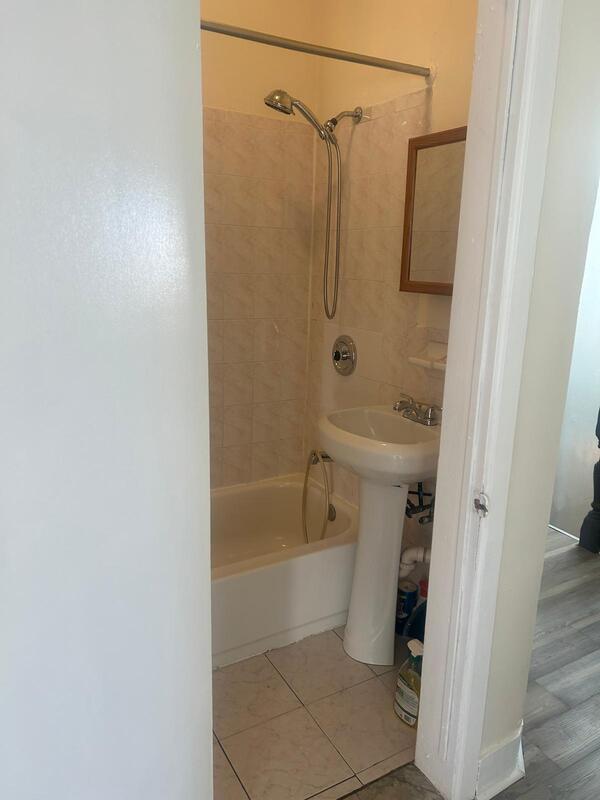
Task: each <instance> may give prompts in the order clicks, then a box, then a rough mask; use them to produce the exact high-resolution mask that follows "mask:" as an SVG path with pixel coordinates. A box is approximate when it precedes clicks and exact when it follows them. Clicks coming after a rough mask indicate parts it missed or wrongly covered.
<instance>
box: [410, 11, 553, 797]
mask: <svg viewBox="0 0 600 800" xmlns="http://www.w3.org/2000/svg"><path fill="white" fill-rule="evenodd" d="M562 10H563V2H562V0H504V2H498V3H497V4H495V5H492V4H488V3H485V2H480V3H479V13H478V22H477V39H476V47H475V67H474V73H473V86H472V94H471V106H470V113H469V123H468V136H467V151H466V157H465V177H464V183H463V199H462V205H461V218H460V227H459V238H458V250H457V266H456V274H455V283H454V295H453V308H452V311H453V313H452V320H451V326H450V339H449V349H448V364H447V377H446V385H445V391H444V421H445V422H444V425H443V427H442V438H441V447H440V460H439V467H438V475H439V478H438V485H437V492H436V494H437V496H436V515H435V522H434V529H433V552H432V564H431V575H430V579H431V592H430V599H429V601H428V626H427V635H426V657H425V660H424V665H423V681H422V694H423V698H424V699H425V702H424V703H423V706H422V710H421V717H420V722H419V731H418V737H417V749H416V758H415V761H416V764H417V766H418V767H419V768H420V769H421V770H422V771H423V772H424V773H425V774H426V775H427V776H428V777H429V778H430V780H431V781H432V782H433V783H434V784H435V785H436V786H437V788H438V789H439V790H440V791H441V792H442V793H443V794H444V796H445V797H447V798H449V800H472V798H474V797H475V796H477V797H478V798H482V800H483V799H484V798H487V797H492V796H493V795H494V794H495V793H496V792H497V791H500V790H501V789H502V788H504V787H505V786H508V785H510V784H511V783H512V782H513V781H514V780H517V779H518V778H519V777H521V776H522V774H523V766H522V752H521V742H520V731H518V732H517V734H516V737H515V739H514V740H511V741H510V742H507V743H506V749H505V751H504V752H500V753H498V754H497V758H496V759H495V760H494V759H491V760H490V761H491V762H493V763H488V764H487V766H486V765H485V764H484V763H483V761H482V757H481V744H482V738H483V725H484V715H485V703H486V696H487V684H488V676H489V671H490V664H491V650H492V640H493V631H494V618H495V612H496V600H497V591H498V582H499V574H500V563H501V558H502V547H503V541H504V528H505V521H506V510H507V504H508V487H509V480H510V471H511V461H512V452H513V443H514V435H515V429H516V420H517V409H518V399H519V389H520V384H521V374H522V368H523V357H524V351H525V341H526V333H527V320H528V313H529V302H530V296H531V287H532V281H533V272H534V259H535V252H536V242H537V232H538V227H539V218H540V211H541V204H542V195H543V189H544V177H545V167H546V158H547V150H548V142H549V137H550V128H551V122H552V109H553V101H554V89H555V81H556V73H557V66H558V54H559V44H560V31H561V21H562ZM480 493H483V495H484V497H483V498H481V500H482V502H484V503H485V504H486V505H487V507H488V509H489V513H488V514H487V515H486V516H485V517H482V516H480V514H479V513H478V512H477V511H476V510H475V508H474V500H475V498H476V497H478V496H479V494H480ZM484 769H487V770H488V773H489V774H486V775H485V776H483V775H482V774H481V773H482V772H483V770H484ZM490 785H493V789H492V790H491V792H490V789H489V786H490Z"/></svg>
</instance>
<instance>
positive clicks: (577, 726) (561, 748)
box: [529, 695, 600, 768]
mask: <svg viewBox="0 0 600 800" xmlns="http://www.w3.org/2000/svg"><path fill="white" fill-rule="evenodd" d="M599 717H600V695H595V696H594V697H591V698H590V699H589V700H586V701H585V703H581V705H579V706H576V707H575V708H572V709H570V710H569V711H564V712H563V713H562V714H558V715H557V716H555V717H552V719H550V720H548V721H547V722H544V724H543V725H541V726H540V727H539V728H535V730H533V731H531V732H530V733H529V741H530V742H531V744H534V745H537V746H538V747H539V748H540V750H541V751H542V752H543V753H544V755H546V756H548V758H550V759H552V761H554V763H555V764H558V766H559V767H563V768H564V767H568V766H570V765H571V764H573V763H575V761H578V760H579V759H581V758H584V757H585V756H587V755H589V754H590V753H591V752H593V751H594V750H597V749H598V748H600V725H599V724H598V718H599Z"/></svg>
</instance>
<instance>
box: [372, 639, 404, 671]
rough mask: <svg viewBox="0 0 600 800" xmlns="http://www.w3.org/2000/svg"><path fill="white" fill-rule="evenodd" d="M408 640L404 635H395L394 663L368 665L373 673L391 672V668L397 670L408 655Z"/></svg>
mask: <svg viewBox="0 0 600 800" xmlns="http://www.w3.org/2000/svg"><path fill="white" fill-rule="evenodd" d="M409 642H410V639H409V638H408V637H406V636H396V646H395V648H394V663H393V664H392V666H381V665H379V664H370V665H369V666H370V667H371V669H372V670H373V672H374V673H375V675H385V673H386V672H391V671H392V670H395V671H396V672H397V671H398V670H399V669H400V667H401V666H402V664H404V662H405V661H406V659H407V658H408V657H409V655H410V653H409V650H408V643H409Z"/></svg>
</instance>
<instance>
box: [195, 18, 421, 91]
mask: <svg viewBox="0 0 600 800" xmlns="http://www.w3.org/2000/svg"><path fill="white" fill-rule="evenodd" d="M200 27H201V29H202V30H203V31H210V32H211V33H221V34H223V35H224V36H234V37H235V38H236V39H247V40H248V41H250V42H260V44H268V45H271V46H272V47H283V48H284V49H285V50H296V51H298V52H299V53H310V54H311V55H314V56H323V57H324V58H335V59H337V60H338V61H351V62H353V63H354V64H365V65H366V66H367V67H379V68H380V69H391V70H393V71H394V72H407V73H409V74H410V75H422V76H423V77H424V78H428V77H429V75H430V74H431V70H430V69H429V68H428V67H419V66H417V65H416V64H403V63H402V62H401V61H390V60H389V59H387V58H376V57H375V56H364V55H362V54H361V53H352V52H350V51H349V50H336V49H335V48H333V47H323V46H321V45H318V44H310V43H309V42H299V41H297V40H296V39H285V38H284V37H283V36H273V35H272V34H270V33H261V32H260V31H252V30H249V29H248V28H237V27H236V26H235V25H225V24H223V23H221V22H212V21H210V20H207V19H203V20H201V22H200Z"/></svg>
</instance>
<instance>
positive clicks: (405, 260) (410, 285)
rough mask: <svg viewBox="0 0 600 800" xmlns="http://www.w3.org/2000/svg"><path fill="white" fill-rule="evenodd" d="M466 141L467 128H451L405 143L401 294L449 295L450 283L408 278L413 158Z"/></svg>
mask: <svg viewBox="0 0 600 800" xmlns="http://www.w3.org/2000/svg"><path fill="white" fill-rule="evenodd" d="M466 138H467V128H466V126H465V127H462V128H452V129H451V130H447V131H439V132H438V133H428V134H426V135H425V136H416V137H415V138H414V139H409V140H408V159H407V162H406V198H405V202H404V232H403V234H402V268H401V271H400V291H401V292H421V293H424V294H445V295H451V294H452V287H453V285H454V284H453V283H435V282H428V281H413V280H411V279H410V256H411V247H412V226H413V215H414V202H415V184H416V180H417V156H418V153H419V150H425V149H427V148H428V147H439V146H440V145H442V144H453V143H454V142H463V141H465V139H466Z"/></svg>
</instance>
